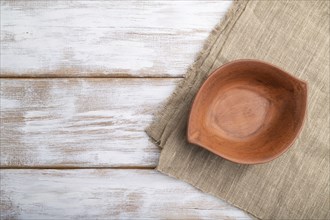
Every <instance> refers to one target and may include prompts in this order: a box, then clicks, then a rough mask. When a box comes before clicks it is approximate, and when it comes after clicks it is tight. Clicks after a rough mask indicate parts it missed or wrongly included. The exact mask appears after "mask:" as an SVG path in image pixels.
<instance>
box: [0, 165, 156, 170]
mask: <svg viewBox="0 0 330 220" xmlns="http://www.w3.org/2000/svg"><path fill="white" fill-rule="evenodd" d="M91 169H93V170H154V169H156V167H155V166H150V167H148V166H120V167H79V166H24V167H20V166H1V167H0V170H91Z"/></svg>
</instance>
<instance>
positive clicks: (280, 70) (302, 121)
mask: <svg viewBox="0 0 330 220" xmlns="http://www.w3.org/2000/svg"><path fill="white" fill-rule="evenodd" d="M238 63H256V64H262V65H267V66H269V67H272V68H275V69H276V70H277V71H278V72H279V73H280V74H283V75H284V76H285V77H287V78H289V79H291V80H293V81H296V82H298V83H299V84H301V85H302V88H303V94H304V95H303V106H304V108H303V109H302V111H303V112H302V120H300V121H299V125H298V126H299V128H298V129H297V131H296V132H295V133H294V138H292V140H290V142H289V143H288V144H287V146H286V147H285V148H284V149H283V150H282V151H281V152H279V153H277V154H274V155H273V156H271V157H269V158H266V159H260V160H257V161H250V160H249V161H246V160H244V159H237V158H235V157H230V156H227V155H222V154H221V153H218V152H216V151H215V150H214V149H212V148H210V147H208V146H205V145H204V144H203V143H197V142H196V141H195V140H193V139H191V137H190V136H189V129H190V126H189V125H190V121H191V118H192V109H194V108H195V106H196V105H197V102H196V100H197V99H198V98H199V96H200V95H201V93H202V91H203V90H204V88H205V87H206V86H207V84H208V82H209V81H211V80H212V79H213V78H214V76H215V75H216V74H217V73H218V72H219V71H221V70H222V69H224V68H225V67H227V66H230V65H235V64H238ZM307 99H308V83H307V81H305V80H301V79H299V78H297V77H295V76H293V75H291V74H289V73H288V72H287V71H285V70H283V69H282V68H280V67H278V66H275V65H273V64H271V63H269V62H265V61H262V60H258V59H237V60H233V61H229V62H227V63H225V64H223V65H221V66H220V67H218V68H216V69H215V70H213V71H212V73H210V75H209V76H208V77H207V78H206V80H205V81H204V82H203V84H202V86H201V87H200V88H199V89H198V91H197V93H196V95H195V97H194V99H193V102H192V105H191V108H190V111H189V117H188V126H187V130H186V135H187V140H188V142H189V143H191V144H195V145H198V146H201V147H203V148H204V149H207V150H208V151H210V152H212V153H214V154H216V155H217V156H220V157H222V158H224V159H227V160H229V161H232V162H235V163H239V164H246V165H253V164H263V163H267V162H270V161H272V160H274V159H276V158H278V157H279V156H281V155H282V154H284V153H285V152H286V151H288V150H289V148H291V146H292V145H293V143H294V142H295V141H296V139H297V138H298V136H299V134H300V133H301V131H302V129H303V127H304V124H305V121H306V117H307Z"/></svg>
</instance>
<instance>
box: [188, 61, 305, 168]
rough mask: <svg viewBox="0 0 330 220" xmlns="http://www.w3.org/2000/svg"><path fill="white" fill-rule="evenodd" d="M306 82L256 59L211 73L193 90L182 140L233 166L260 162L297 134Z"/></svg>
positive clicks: (303, 109)
mask: <svg viewBox="0 0 330 220" xmlns="http://www.w3.org/2000/svg"><path fill="white" fill-rule="evenodd" d="M306 95H307V91H306V84H305V83H303V82H301V81H299V80H297V79H296V78H293V77H292V76H290V75H289V74H287V73H286V72H284V71H282V70H280V69H278V68H276V67H274V66H272V65H270V64H267V63H263V62H259V61H236V62H233V63H230V64H227V65H225V66H223V67H221V68H219V69H217V70H216V71H215V72H214V73H213V74H211V76H210V77H209V78H208V79H207V80H206V82H205V83H204V84H203V86H202V87H201V89H200V91H199V92H198V94H197V96H196V98H195V101H194V104H193V107H192V110H191V114H190V119H189V126H188V140H189V141H190V142H192V143H195V144H198V145H201V146H203V147H205V148H207V149H209V150H210V151H212V152H214V153H216V154H218V155H220V156H222V157H224V158H227V159H229V160H232V161H235V162H239V163H247V164H253V163H262V162H267V161H269V160H271V159H274V158H275V157H277V156H278V155H280V154H281V153H283V152H284V151H285V150H286V149H287V148H288V147H289V146H290V145H291V143H292V142H293V140H294V139H295V137H296V136H297V134H298V132H299V130H300V128H301V126H302V122H303V118H304V115H305V109H306Z"/></svg>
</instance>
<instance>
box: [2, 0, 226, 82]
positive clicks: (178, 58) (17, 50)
mask: <svg viewBox="0 0 330 220" xmlns="http://www.w3.org/2000/svg"><path fill="white" fill-rule="evenodd" d="M230 4H231V2H230V1H216V0H206V1H205V0H182V1H170V0H169V1H166V0H155V1H140V0H125V1H119V0H118V1H117V0H114V1H103V0H102V1H99V0H98V1H86V0H84V1H46V0H42V1H17V0H16V1H11V0H7V1H6V0H5V1H1V13H0V14H1V76H5V77H10V76H16V77H18V76H21V77H27V76H32V77H42V76H55V77H68V76H69V77H80V76H84V77H96V76H98V77H99V76H102V77H104V76H134V77H145V76H149V77H160V76H171V77H181V76H183V74H184V73H185V70H186V68H187V67H188V66H189V65H190V64H191V63H192V61H193V58H194V56H195V54H196V53H197V52H198V51H199V50H200V49H201V47H202V43H203V41H204V40H205V39H206V37H207V36H208V34H209V32H210V31H211V29H212V28H213V27H214V25H215V24H216V23H217V22H218V21H219V20H220V19H221V17H222V16H223V15H224V13H225V12H226V10H227V9H228V7H229V6H230Z"/></svg>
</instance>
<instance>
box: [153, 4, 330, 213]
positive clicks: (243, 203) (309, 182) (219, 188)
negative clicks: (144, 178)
mask: <svg viewBox="0 0 330 220" xmlns="http://www.w3.org/2000/svg"><path fill="white" fill-rule="evenodd" d="M329 35H330V34H329V1H293V0H291V1H290V0H289V1H283V0H278V1H235V2H234V3H233V5H232V7H231V8H230V10H229V11H228V13H227V15H226V16H225V18H224V19H223V21H222V22H220V24H218V25H217V26H216V27H215V29H214V30H213V31H212V32H211V34H210V36H209V37H208V39H207V40H206V42H205V45H204V48H203V49H202V51H201V52H200V53H199V54H198V56H197V58H196V60H195V62H194V63H193V64H192V66H191V67H190V68H189V70H188V71H187V74H186V77H185V78H184V79H183V80H182V81H181V82H180V83H179V85H178V86H177V88H176V90H175V92H174V94H173V95H172V96H171V97H170V98H169V100H168V101H167V103H166V104H165V106H164V107H163V108H162V109H161V110H160V111H159V112H158V113H157V114H156V116H155V118H154V120H153V122H152V124H151V125H150V126H149V127H148V128H147V133H148V134H149V136H150V137H152V139H153V140H155V142H156V143H157V144H158V145H159V146H160V147H162V148H163V149H162V152H161V155H160V160H159V164H158V166H157V169H158V170H159V171H160V172H163V173H165V174H167V175H169V176H173V177H176V178H178V179H180V180H183V181H186V182H188V183H190V184H192V185H193V186H195V187H197V188H198V189H200V190H202V191H204V192H207V193H210V194H212V195H215V196H216V197H218V198H221V199H224V200H226V201H227V202H229V203H231V204H233V205H235V206H237V207H239V208H241V209H243V210H245V211H247V212H249V213H251V214H252V215H254V216H256V217H258V218H262V219H329V218H330V211H329V210H330V205H329V197H330V196H329V193H330V192H329V174H330V167H329V157H330V152H329V133H330V131H329V74H330V73H329V62H330V60H329V52H330V51H329ZM235 59H260V60H263V61H266V62H270V63H272V64H274V65H276V66H278V67H280V68H282V69H284V70H286V71H287V72H289V73H291V74H293V75H294V76H297V77H298V78H300V79H302V80H305V81H307V83H308V110H307V112H308V113H307V118H306V121H305V123H304V128H303V130H302V133H301V134H300V135H299V138H298V139H297V140H296V141H295V143H294V145H293V146H292V147H291V148H290V149H289V150H288V151H287V152H285V153H284V154H283V155H282V156H280V157H279V158H277V159H275V160H273V161H271V162H269V163H265V164H260V165H240V164H236V163H233V162H230V161H228V160H225V159H223V158H221V157H219V156H216V155H214V154H213V153H211V152H209V151H207V150H204V149H202V148H201V147H198V146H195V145H192V144H189V143H187V138H186V130H187V119H188V115H189V111H190V108H191V104H192V101H193V98H194V96H195V94H196V92H197V91H198V89H199V88H200V86H201V84H202V83H203V81H204V80H205V79H206V78H207V76H208V75H209V74H210V73H211V72H212V71H213V70H215V69H216V68H217V67H219V66H221V65H222V64H224V63H227V62H229V61H232V60H235ZM229 147H230V146H229Z"/></svg>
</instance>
